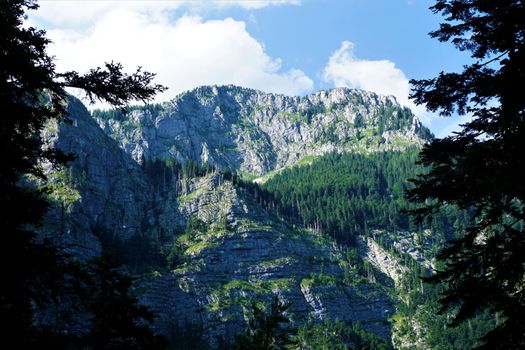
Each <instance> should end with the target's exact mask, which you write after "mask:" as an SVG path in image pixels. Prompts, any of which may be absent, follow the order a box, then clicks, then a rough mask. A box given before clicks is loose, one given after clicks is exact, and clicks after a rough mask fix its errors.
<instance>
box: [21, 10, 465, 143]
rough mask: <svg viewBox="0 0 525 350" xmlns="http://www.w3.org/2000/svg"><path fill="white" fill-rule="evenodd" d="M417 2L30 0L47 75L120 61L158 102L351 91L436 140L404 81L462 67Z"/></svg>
mask: <svg viewBox="0 0 525 350" xmlns="http://www.w3.org/2000/svg"><path fill="white" fill-rule="evenodd" d="M432 3H433V1H424V0H180V1H176V0H169V1H168V0H166V1H154V0H150V1H139V0H129V1H125V0H120V1H103V0H97V1H91V0H41V1H40V2H39V4H40V8H39V9H38V10H37V11H32V12H31V13H30V14H29V19H28V23H29V25H33V26H35V27H37V28H40V29H45V30H46V31H47V35H48V37H49V38H50V39H51V40H52V41H53V43H52V44H51V45H50V47H49V53H50V54H51V55H54V56H55V63H56V66H57V71H59V72H62V71H67V70H76V71H79V72H86V71H87V70H88V69H89V68H93V67H96V66H101V65H103V64H104V62H108V61H115V62H121V63H122V64H123V65H124V66H125V67H126V68H127V69H128V71H129V72H130V73H131V72H133V71H134V70H135V69H136V67H138V66H141V67H143V69H144V70H147V71H151V72H155V73H156V74H157V76H156V80H155V82H156V83H160V84H163V85H165V86H167V87H168V90H167V91H166V92H164V93H162V94H159V95H157V97H156V102H162V101H167V100H170V99H172V98H174V97H175V96H176V95H178V94H180V93H181V92H184V91H186V90H190V89H193V88H195V87H198V86H201V85H212V84H216V85H225V84H235V85H239V86H243V87H249V88H254V89H259V90H262V91H265V92H273V93H282V94H286V95H299V96H303V95H307V94H309V93H313V92H316V91H319V90H323V89H330V88H333V87H341V86H346V87H351V88H359V89H364V90H369V91H373V92H376V93H380V94H384V95H393V96H395V97H396V99H397V101H398V102H399V103H400V104H402V105H405V106H408V107H410V108H411V109H412V110H413V111H414V113H415V114H416V115H417V116H418V117H419V118H420V119H421V120H422V122H423V123H424V124H425V125H426V126H428V127H429V128H430V129H431V131H432V132H433V133H434V134H435V135H436V136H438V137H443V136H446V135H449V134H450V133H451V132H452V131H453V130H457V129H458V124H460V123H462V122H464V121H466V120H467V119H466V117H457V116H456V117H452V118H442V117H439V116H437V115H435V114H433V113H430V112H428V111H426V109H425V108H424V106H416V105H415V104H414V103H413V102H412V100H410V99H409V98H408V95H409V92H410V86H409V80H410V79H423V78H432V77H434V76H436V75H437V74H438V73H439V72H441V71H459V70H461V68H462V66H463V65H464V64H466V63H468V62H469V57H468V56H467V55H466V54H464V53H461V52H459V51H457V50H456V49H455V48H454V47H453V46H452V45H450V44H448V43H440V42H438V41H437V40H435V39H432V38H430V37H429V36H428V32H430V31H432V30H434V29H436V28H438V25H439V23H440V22H441V21H442V18H441V17H440V16H439V15H435V14H433V13H432V12H431V11H430V10H429V9H428V8H429V7H430V6H431V5H432Z"/></svg>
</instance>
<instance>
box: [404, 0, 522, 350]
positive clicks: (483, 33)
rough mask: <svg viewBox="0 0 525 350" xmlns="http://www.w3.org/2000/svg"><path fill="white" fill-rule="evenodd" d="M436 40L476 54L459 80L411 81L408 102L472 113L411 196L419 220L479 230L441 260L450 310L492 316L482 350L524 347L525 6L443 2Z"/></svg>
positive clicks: (430, 154)
mask: <svg viewBox="0 0 525 350" xmlns="http://www.w3.org/2000/svg"><path fill="white" fill-rule="evenodd" d="M431 9H432V11H433V12H434V13H436V14H442V15H443V16H444V22H443V23H442V24H441V25H440V27H439V29H438V30H436V31H434V32H431V33H430V35H431V36H432V37H434V38H437V39H438V40H440V41H442V42H447V41H448V42H451V43H452V44H454V45H455V47H456V48H457V49H459V50H461V51H466V52H470V55H471V58H472V63H469V64H467V65H465V66H464V68H463V71H462V72H459V73H455V72H454V73H444V72H441V73H440V74H439V75H438V76H437V77H436V78H432V79H424V80H413V81H411V83H412V95H411V97H412V98H413V99H414V100H415V102H416V103H418V104H425V105H426V107H427V108H428V109H429V110H431V111H436V112H439V113H440V114H441V115H443V116H450V115H452V114H453V113H459V114H460V115H462V114H469V115H471V116H472V118H471V120H470V121H469V122H467V123H465V124H464V125H463V126H462V129H461V131H459V132H457V133H455V134H454V135H452V136H448V137H445V138H443V139H436V140H434V141H433V142H431V143H430V144H429V145H427V146H426V147H425V148H424V150H423V151H422V153H421V163H422V164H423V165H425V166H428V167H429V168H430V171H429V173H428V174H426V175H423V176H420V177H418V178H417V179H416V180H415V181H414V183H415V185H416V187H415V188H414V189H413V190H411V191H409V192H408V196H409V198H410V199H411V200H412V201H414V202H416V203H420V205H421V206H420V208H418V209H417V210H414V211H413V212H414V214H416V216H417V217H418V218H419V219H423V218H424V217H432V216H433V215H434V214H435V213H436V211H437V210H439V209H440V208H444V207H447V206H457V207H458V208H460V209H465V210H467V209H469V210H471V211H473V213H474V221H473V222H474V224H473V225H471V226H470V227H468V228H466V229H465V232H463V235H461V237H460V238H458V239H457V240H455V241H452V242H450V244H449V245H448V246H447V247H446V249H444V250H443V251H442V253H441V254H440V259H441V260H442V261H443V262H444V263H445V265H444V268H443V269H442V270H440V271H438V272H437V274H436V275H435V277H434V278H433V280H434V281H440V282H443V283H444V284H445V286H446V290H445V292H444V294H443V296H442V300H441V301H442V304H443V306H444V312H449V313H452V314H454V315H455V322H456V323H457V322H461V321H464V320H467V319H469V318H470V317H472V316H474V315H476V314H477V313H479V312H480V311H481V310H486V309H488V310H490V311H491V312H492V313H493V315H494V319H495V326H496V327H495V329H494V330H493V331H491V332H489V333H488V334H487V336H486V337H485V341H486V345H484V346H482V347H481V348H482V349H524V348H525V229H524V228H525V226H524V219H525V210H524V205H525V202H524V201H525V182H524V181H523V179H525V157H524V154H525V99H524V98H523V92H522V89H521V87H522V85H523V82H524V81H525V20H524V18H525V4H524V2H523V1H520V0H498V1H494V0H491V1H487V0H439V1H437V2H436V3H435V5H434V6H432V7H431Z"/></svg>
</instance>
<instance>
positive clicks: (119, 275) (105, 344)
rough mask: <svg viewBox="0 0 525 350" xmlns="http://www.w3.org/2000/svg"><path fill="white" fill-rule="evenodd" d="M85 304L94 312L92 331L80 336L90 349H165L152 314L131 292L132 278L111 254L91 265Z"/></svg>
mask: <svg viewBox="0 0 525 350" xmlns="http://www.w3.org/2000/svg"><path fill="white" fill-rule="evenodd" d="M87 272H88V278H87V282H88V283H87V285H86V287H85V290H84V293H85V299H84V301H83V302H84V304H85V306H86V311H87V312H88V313H89V315H91V328H90V331H89V332H88V333H87V334H85V335H83V336H82V337H81V343H82V344H83V346H84V347H87V348H89V349H97V350H98V349H100V350H102V349H104V350H110V349H111V350H120V349H121V350H124V349H144V350H146V349H148V350H149V349H151V350H155V349H163V348H164V347H165V344H164V340H163V339H162V338H160V337H158V336H155V335H153V334H152V333H151V331H150V329H149V325H150V324H151V323H152V321H153V314H152V313H151V312H150V311H149V310H148V309H147V308H146V307H145V306H142V305H139V303H138V299H137V298H136V297H134V296H133V295H132V294H131V285H132V283H133V279H132V278H131V277H129V276H128V275H126V274H125V273H123V271H122V265H121V264H119V263H118V262H117V261H116V260H115V259H114V258H112V257H110V256H107V255H106V256H102V257H100V258H96V259H94V260H93V261H92V262H90V264H89V265H88V269H87Z"/></svg>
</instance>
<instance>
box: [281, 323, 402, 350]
mask: <svg viewBox="0 0 525 350" xmlns="http://www.w3.org/2000/svg"><path fill="white" fill-rule="evenodd" d="M288 349H290V350H296V349H297V350H298V349H324V350H346V349H353V350H390V349H392V346H391V345H390V344H389V342H388V341H387V340H385V339H381V338H378V337H377V336H375V335H374V334H372V333H370V332H367V331H365V330H364V329H363V327H362V326H361V325H360V324H359V323H358V322H355V323H353V324H352V325H351V326H350V325H348V324H346V323H344V322H342V321H332V320H330V319H325V320H324V321H323V322H319V323H317V322H307V323H305V324H304V325H303V326H301V327H300V328H299V329H298V331H297V333H296V334H295V335H294V336H293V338H292V345H290V346H288Z"/></svg>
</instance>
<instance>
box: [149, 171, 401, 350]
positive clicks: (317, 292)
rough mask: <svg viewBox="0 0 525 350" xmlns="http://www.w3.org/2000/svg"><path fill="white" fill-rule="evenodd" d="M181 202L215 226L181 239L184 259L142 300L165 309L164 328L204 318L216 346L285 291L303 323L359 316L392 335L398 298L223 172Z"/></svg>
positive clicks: (157, 309)
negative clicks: (267, 207)
mask: <svg viewBox="0 0 525 350" xmlns="http://www.w3.org/2000/svg"><path fill="white" fill-rule="evenodd" d="M219 183H220V185H219ZM195 193H198V196H197V195H195ZM180 205H181V211H182V212H185V213H188V214H191V215H194V216H196V217H198V218H200V219H202V220H203V221H204V222H205V223H206V225H207V229H205V230H204V231H203V232H199V233H196V234H195V235H192V236H189V237H182V238H179V239H178V241H179V243H181V251H182V252H183V255H184V257H185V259H184V260H185V262H184V264H182V265H180V266H179V267H178V268H176V269H175V270H173V271H168V272H166V273H163V274H162V275H161V276H158V277H156V278H154V279H153V280H151V281H149V282H147V287H145V289H146V292H145V294H144V296H143V298H142V301H143V302H144V303H145V304H146V305H148V306H150V308H151V309H152V310H154V311H155V312H156V313H157V314H158V315H159V318H158V320H157V323H156V327H157V330H158V331H160V332H162V333H169V331H170V329H172V328H173V327H174V326H176V327H177V328H179V329H180V328H184V327H187V325H189V324H193V325H195V324H198V325H200V327H202V328H204V329H206V333H205V334H204V336H205V338H206V339H207V341H208V342H209V344H210V345H212V347H216V346H218V344H224V343H228V342H229V341H231V340H232V338H233V336H234V335H235V334H239V333H240V332H241V331H242V329H243V326H244V325H243V324H244V322H243V319H244V318H245V317H247V315H248V314H249V312H250V311H251V303H252V302H257V303H266V304H270V302H271V300H272V297H278V298H279V299H280V300H282V301H284V302H289V303H291V307H290V309H289V310H288V312H289V315H290V317H291V318H292V320H293V321H295V322H297V323H302V322H304V321H306V320H307V319H308V318H313V319H317V320H322V319H324V318H330V319H334V320H335V319H339V320H342V321H348V322H354V321H359V322H361V323H362V324H363V325H364V327H365V328H366V329H368V330H370V331H372V332H374V333H376V334H377V335H380V336H381V337H384V338H388V337H389V336H390V331H389V325H388V322H387V319H388V316H390V315H391V314H392V313H393V312H394V306H393V300H392V299H391V298H390V297H389V296H388V295H387V294H386V293H385V292H384V291H383V290H382V289H381V288H380V287H379V286H378V285H374V284H371V283H369V282H368V281H367V280H366V279H364V278H363V277H361V276H359V275H358V273H357V271H355V270H354V269H353V268H352V267H351V266H350V264H349V263H348V262H347V261H346V259H345V256H344V254H343V252H342V250H341V249H340V248H339V247H337V245H335V244H334V242H333V241H331V240H329V239H326V238H323V237H321V236H320V235H318V234H315V233H314V232H312V231H310V230H304V229H296V228H293V227H292V226H290V225H289V224H287V223H286V222H283V221H280V220H278V219H276V218H275V216H273V215H271V214H270V213H267V212H266V211H265V209H263V208H262V207H260V206H259V205H257V204H256V203H253V201H251V200H250V198H249V194H248V193H246V191H244V190H242V189H237V188H235V187H234V186H233V185H232V183H231V182H229V181H221V176H220V175H217V174H215V175H210V176H209V177H205V178H202V179H200V181H198V182H196V183H195V184H194V188H193V190H192V191H191V192H189V193H187V194H186V195H184V196H183V197H182V200H181V203H180ZM225 222H226V223H227V224H226V225H225V224H223V223H225ZM181 310H184V312H181Z"/></svg>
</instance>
